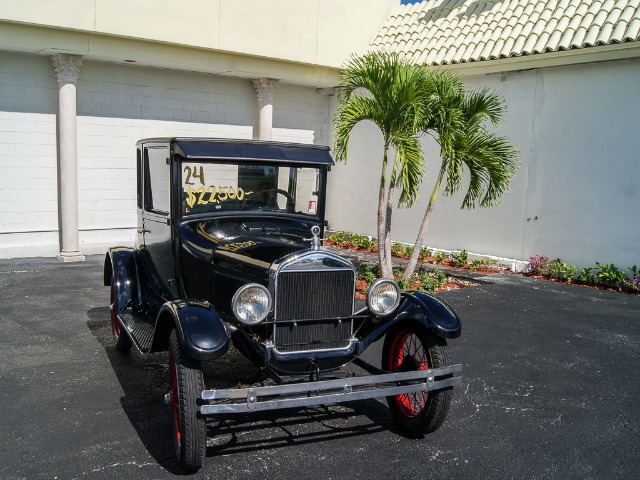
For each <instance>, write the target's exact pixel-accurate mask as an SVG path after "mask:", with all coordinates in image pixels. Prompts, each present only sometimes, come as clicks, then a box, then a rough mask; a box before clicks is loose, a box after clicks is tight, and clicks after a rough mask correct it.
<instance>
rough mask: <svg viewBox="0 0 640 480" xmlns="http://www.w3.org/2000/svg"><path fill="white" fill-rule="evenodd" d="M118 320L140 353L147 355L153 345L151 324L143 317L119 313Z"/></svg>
mask: <svg viewBox="0 0 640 480" xmlns="http://www.w3.org/2000/svg"><path fill="white" fill-rule="evenodd" d="M118 320H120V324H121V325H122V326H123V327H124V328H125V329H126V330H127V333H128V334H129V337H131V340H133V343H134V345H135V346H136V348H137V349H138V350H140V352H141V353H147V352H148V351H149V350H150V349H151V344H152V343H153V324H152V323H151V322H149V321H148V320H147V319H146V318H145V317H142V316H138V315H133V314H131V313H119V314H118Z"/></svg>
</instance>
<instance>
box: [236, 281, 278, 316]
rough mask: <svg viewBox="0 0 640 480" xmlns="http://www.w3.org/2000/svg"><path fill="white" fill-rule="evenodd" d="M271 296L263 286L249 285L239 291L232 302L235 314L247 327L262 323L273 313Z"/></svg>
mask: <svg viewBox="0 0 640 480" xmlns="http://www.w3.org/2000/svg"><path fill="white" fill-rule="evenodd" d="M271 304H272V300H271V294H270V293H269V290H267V289H266V288H265V287H263V286H262V285H259V284H257V283H248V284H247V285H243V286H242V287H240V288H239V289H238V291H237V292H236V293H235V295H234V296H233V299H232V300H231V308H232V309H233V314H234V315H235V317H236V318H237V319H238V321H239V322H241V323H244V324H246V325H255V324H257V323H260V322H261V321H263V320H264V319H265V318H267V315H269V312H270V311H271Z"/></svg>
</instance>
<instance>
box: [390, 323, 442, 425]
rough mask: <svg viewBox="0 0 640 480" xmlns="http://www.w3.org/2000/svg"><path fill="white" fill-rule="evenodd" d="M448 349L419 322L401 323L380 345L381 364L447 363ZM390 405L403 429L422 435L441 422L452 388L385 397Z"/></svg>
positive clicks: (396, 368) (419, 366) (395, 368)
mask: <svg viewBox="0 0 640 480" xmlns="http://www.w3.org/2000/svg"><path fill="white" fill-rule="evenodd" d="M449 364H450V360H449V349H448V348H447V343H446V341H445V340H444V339H440V338H437V337H434V336H433V335H432V334H431V333H429V331H428V330H427V329H426V328H425V327H424V326H423V325H421V324H418V323H412V324H409V325H402V326H399V327H398V328H395V329H393V330H391V331H390V332H388V333H387V335H386V337H385V341H384V347H383V349H382V368H383V369H385V370H387V371H389V372H407V371H414V370H427V369H428V368H439V367H446V366H448V365H449ZM387 402H388V404H389V409H390V410H391V414H392V415H393V417H394V419H395V421H396V423H397V424H398V426H399V427H400V429H401V430H402V431H404V432H405V433H406V434H408V435H410V436H416V437H421V436H423V435H425V434H427V433H431V432H434V431H435V430H437V429H438V428H439V427H440V425H442V423H443V422H444V420H445V418H446V417H447V413H448V412H449V406H450V404H451V388H448V389H444V390H438V391H434V392H414V393H406V394H401V395H395V396H393V397H387Z"/></svg>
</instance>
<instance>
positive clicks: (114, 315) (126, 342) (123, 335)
mask: <svg viewBox="0 0 640 480" xmlns="http://www.w3.org/2000/svg"><path fill="white" fill-rule="evenodd" d="M110 309H111V333H113V339H114V340H115V342H116V348H117V349H118V350H120V351H121V352H128V351H129V349H130V348H131V338H130V337H129V334H128V333H127V332H124V331H122V325H120V320H118V305H117V296H116V285H115V281H114V280H113V279H112V280H111V306H110Z"/></svg>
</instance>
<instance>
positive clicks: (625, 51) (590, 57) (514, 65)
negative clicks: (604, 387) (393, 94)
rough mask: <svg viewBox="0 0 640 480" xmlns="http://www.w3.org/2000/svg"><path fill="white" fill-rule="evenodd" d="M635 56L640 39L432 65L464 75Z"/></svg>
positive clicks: (637, 54) (638, 48)
mask: <svg viewBox="0 0 640 480" xmlns="http://www.w3.org/2000/svg"><path fill="white" fill-rule="evenodd" d="M632 58H640V42H626V43H619V44H612V45H601V46H597V47H584V48H576V49H571V50H562V51H555V52H546V53H538V54H532V55H523V56H519V57H509V58H501V59H496V60H483V61H479V62H466V63H456V64H449V65H434V66H433V67H432V68H436V69H442V70H455V71H457V72H458V73H460V74H462V75H482V74H489V73H501V72H509V71H515V70H531V69H535V68H548V67H560V66H567V65H578V64H584V63H597V62H608V61H614V60H626V59H632Z"/></svg>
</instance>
